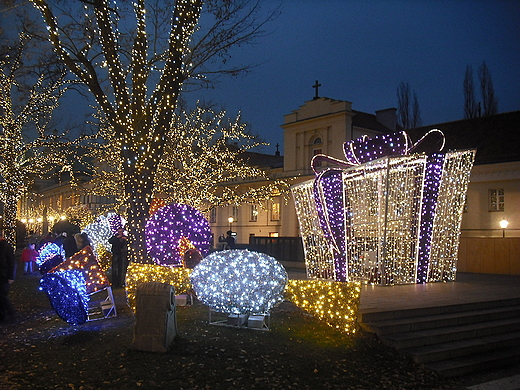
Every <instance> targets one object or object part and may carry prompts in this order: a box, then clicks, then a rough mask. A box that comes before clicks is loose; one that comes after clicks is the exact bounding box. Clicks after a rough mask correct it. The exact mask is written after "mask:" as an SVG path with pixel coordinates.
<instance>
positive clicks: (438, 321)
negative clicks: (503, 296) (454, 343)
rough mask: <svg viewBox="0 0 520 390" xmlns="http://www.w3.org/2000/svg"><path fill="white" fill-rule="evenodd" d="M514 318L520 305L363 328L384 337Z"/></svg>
mask: <svg viewBox="0 0 520 390" xmlns="http://www.w3.org/2000/svg"><path fill="white" fill-rule="evenodd" d="M514 317H520V305H516V306H502V307H494V308H491V309H480V310H473V311H463V312H454V313H446V314H436V315H428V316H418V317H406V318H397V319H390V320H378V321H371V322H366V323H363V324H362V326H363V329H364V330H366V331H367V332H371V333H376V334H377V335H379V336H382V335H387V334H394V333H404V332H412V331H420V330H426V329H433V328H440V327H447V326H458V325H466V324H472V323H477V322H483V321H493V320H500V319H507V318H514Z"/></svg>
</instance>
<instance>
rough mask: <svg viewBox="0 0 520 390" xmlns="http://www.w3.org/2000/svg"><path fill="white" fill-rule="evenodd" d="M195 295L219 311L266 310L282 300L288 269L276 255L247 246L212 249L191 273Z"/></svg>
mask: <svg viewBox="0 0 520 390" xmlns="http://www.w3.org/2000/svg"><path fill="white" fill-rule="evenodd" d="M190 279H191V283H192V285H193V289H194V290H195V292H196V294H197V298H198V299H200V300H201V301H202V302H203V303H204V304H206V305H207V306H209V307H210V308H211V309H213V310H215V311H218V312H221V313H231V314H255V313H267V312H269V310H271V309H272V308H273V307H275V306H276V305H277V304H279V303H281V302H282V301H283V293H284V290H285V285H286V284H287V272H286V271H285V268H284V267H283V265H281V264H280V263H279V262H278V261H276V259H275V258H273V257H270V256H268V255H266V254H263V253H258V252H250V251H248V250H227V251H220V252H213V253H211V254H209V255H208V256H207V257H206V258H205V259H204V260H202V261H201V262H200V263H199V264H198V265H197V266H196V267H195V268H194V270H193V271H192V273H191V275H190Z"/></svg>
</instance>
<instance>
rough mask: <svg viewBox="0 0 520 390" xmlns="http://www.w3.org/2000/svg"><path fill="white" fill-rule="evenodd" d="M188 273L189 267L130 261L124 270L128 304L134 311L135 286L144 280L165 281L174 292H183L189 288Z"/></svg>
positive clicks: (144, 281)
mask: <svg viewBox="0 0 520 390" xmlns="http://www.w3.org/2000/svg"><path fill="white" fill-rule="evenodd" d="M190 273H191V269H189V268H183V267H167V266H163V265H157V264H138V263H130V265H129V266H128V270H127V272H126V297H127V299H128V304H129V305H130V307H131V308H132V310H134V311H135V298H136V297H135V294H136V291H137V286H138V285H140V284H141V283H146V282H159V283H166V284H169V285H171V286H173V287H174V288H175V294H177V295H178V294H185V293H187V292H188V291H189V290H191V281H190Z"/></svg>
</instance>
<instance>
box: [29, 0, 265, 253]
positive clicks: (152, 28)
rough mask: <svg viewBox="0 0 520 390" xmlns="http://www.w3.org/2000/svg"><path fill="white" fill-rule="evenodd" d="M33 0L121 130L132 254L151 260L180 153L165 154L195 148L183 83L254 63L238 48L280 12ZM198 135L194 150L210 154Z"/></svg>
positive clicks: (60, 48)
mask: <svg viewBox="0 0 520 390" xmlns="http://www.w3.org/2000/svg"><path fill="white" fill-rule="evenodd" d="M31 3H32V4H33V5H34V6H35V7H36V8H37V9H38V10H39V11H40V13H41V15H42V16H43V19H44V22H45V24H46V26H47V32H48V37H49V40H50V42H51V44H52V46H53V48H54V50H55V53H56V54H57V56H58V57H59V58H60V60H61V61H63V63H64V64H65V65H66V66H67V67H68V69H69V70H70V71H71V72H72V73H73V74H74V75H75V76H76V78H77V79H78V80H79V81H81V82H82V83H83V84H85V85H86V86H87V87H88V89H89V91H90V93H91V94H92V95H93V97H94V99H95V101H96V103H97V106H98V108H99V110H100V112H101V115H102V120H103V121H104V124H105V125H106V126H107V129H108V130H109V131H110V132H112V137H111V138H110V139H109V140H108V143H109V148H110V149H111V151H114V152H115V153H114V156H117V158H118V159H119V161H120V167H119V169H118V170H117V173H118V174H120V175H121V176H120V177H119V178H118V180H117V183H121V188H122V191H121V193H122V195H123V196H122V198H123V202H124V204H125V206H126V210H127V213H128V215H127V219H128V222H129V233H130V241H131V258H132V259H133V260H134V261H139V262H147V261H149V259H148V258H147V255H146V249H145V246H144V225H145V221H146V218H147V216H148V210H149V206H150V203H151V200H152V198H153V195H154V191H155V189H156V185H157V186H158V187H159V188H161V189H164V183H165V182H166V179H165V177H166V172H167V171H170V172H171V168H172V167H171V166H167V163H168V162H170V161H171V159H173V158H174V157H172V158H171V159H170V157H168V158H167V159H166V160H167V161H163V160H164V156H165V154H166V153H168V155H175V154H180V153H183V152H184V150H185V146H186V145H185V142H186V140H185V139H184V138H183V137H182V136H180V134H181V133H179V131H182V126H180V128H177V127H176V126H177V124H178V123H179V121H178V119H179V118H178V117H177V116H176V115H175V113H176V109H177V102H178V98H179V95H180V93H181V91H182V90H183V88H185V86H186V85H188V84H189V85H196V84H198V85H200V84H201V83H202V84H205V83H207V82H209V80H210V76H211V75H212V74H214V73H215V72H218V73H230V74H237V73H239V72H241V71H243V70H246V68H245V67H243V66H237V67H227V64H228V60H229V58H230V56H231V48H232V47H235V46H238V45H241V44H245V43H248V42H251V40H253V39H254V38H255V37H256V36H258V35H259V34H262V32H263V31H262V27H263V25H264V24H265V23H266V22H267V21H269V20H270V19H271V18H272V13H270V14H269V15H268V16H267V17H265V18H264V19H260V18H259V16H258V15H259V10H260V1H248V0H237V1H229V0H208V1H206V2H204V1H202V0H178V1H167V0H165V1H161V2H159V1H145V0H135V1H134V2H131V3H130V2H123V1H122V2H119V3H117V2H116V1H108V0H95V1H67V2H64V1H59V0H56V1H47V0H31ZM203 10H204V12H203ZM201 16H203V18H204V23H200V24H199V22H200V21H201V20H200V19H201ZM197 115H198V114H197ZM172 129H175V130H173V131H172ZM191 141H192V142H191V144H190V145H191V148H188V149H187V150H189V151H191V152H197V150H200V153H204V148H202V147H200V148H197V147H193V146H195V145H194V143H193V142H194V140H193V139H192V140H191ZM216 145H217V146H216V147H217V148H219V145H220V144H219V141H216ZM220 150H222V153H224V154H225V153H227V152H225V151H223V148H220ZM193 158H195V156H194V157H193ZM168 159H170V161H168ZM181 165H182V168H183V169H185V170H186V169H191V168H190V167H189V166H188V165H186V164H181ZM199 168H201V167H199ZM107 172H109V171H108V170H107ZM159 172H163V173H164V175H163V174H159ZM190 173H191V174H192V175H195V173H194V172H190ZM158 174H159V175H158ZM107 175H109V174H108V173H107ZM172 175H173V176H174V177H175V175H177V177H179V174H172ZM185 176H186V175H185ZM156 177H158V179H157V180H156ZM159 177H160V179H159ZM106 179H107V180H110V175H109V176H107V177H106ZM191 183H193V181H192V182H191ZM180 184H181V183H180V182H179V180H176V181H174V186H175V185H180ZM190 203H191V204H193V203H194V202H190Z"/></svg>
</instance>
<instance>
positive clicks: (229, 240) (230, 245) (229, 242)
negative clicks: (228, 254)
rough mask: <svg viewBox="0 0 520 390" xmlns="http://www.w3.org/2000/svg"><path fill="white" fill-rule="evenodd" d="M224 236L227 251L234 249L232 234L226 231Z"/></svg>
mask: <svg viewBox="0 0 520 390" xmlns="http://www.w3.org/2000/svg"><path fill="white" fill-rule="evenodd" d="M226 234H227V236H226V242H227V246H228V249H235V237H233V232H232V231H231V230H228V231H227V233H226Z"/></svg>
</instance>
